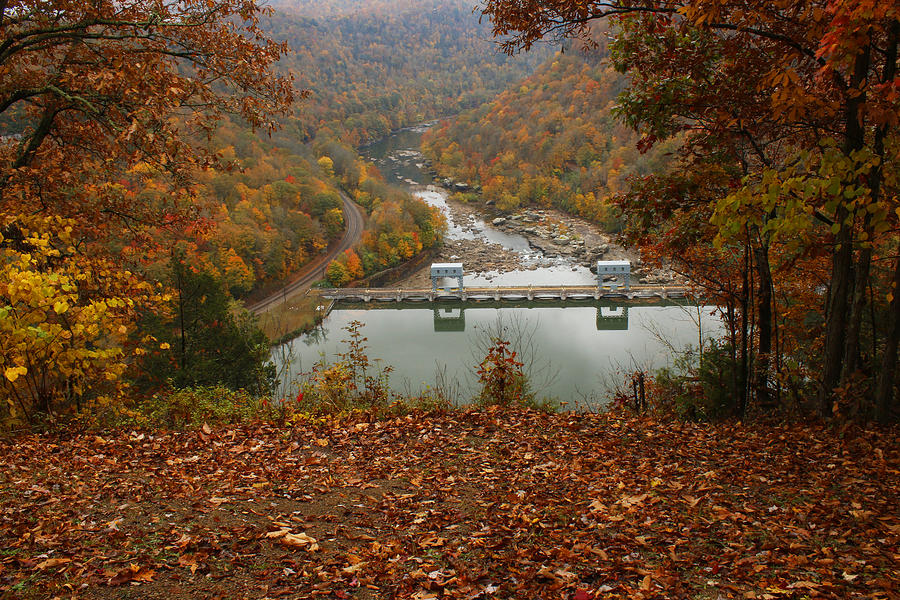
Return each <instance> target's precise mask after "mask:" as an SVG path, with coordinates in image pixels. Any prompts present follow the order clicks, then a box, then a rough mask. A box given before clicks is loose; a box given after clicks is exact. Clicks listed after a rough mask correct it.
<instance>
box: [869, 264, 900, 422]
mask: <svg viewBox="0 0 900 600" xmlns="http://www.w3.org/2000/svg"><path fill="white" fill-rule="evenodd" d="M891 294H892V299H891V309H890V312H889V313H888V327H887V338H886V339H885V342H884V353H883V354H882V355H881V370H880V372H879V376H878V386H877V387H876V388H875V407H876V411H877V417H878V420H879V421H881V422H882V423H884V422H886V421H887V420H888V419H890V417H891V411H892V408H893V403H894V369H895V368H896V367H897V345H898V341H900V256H898V257H897V258H896V259H894V279H893V282H892V285H891Z"/></svg>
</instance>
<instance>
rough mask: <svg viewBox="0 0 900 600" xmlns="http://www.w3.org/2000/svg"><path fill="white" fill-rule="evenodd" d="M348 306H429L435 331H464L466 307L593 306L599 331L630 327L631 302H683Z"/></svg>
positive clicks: (370, 306) (369, 306)
mask: <svg viewBox="0 0 900 600" xmlns="http://www.w3.org/2000/svg"><path fill="white" fill-rule="evenodd" d="M339 304H340V306H341V307H345V308H351V307H352V308H365V309H366V310H379V311H381V310H428V309H429V308H430V309H431V312H432V316H433V319H432V322H433V324H434V331H436V332H439V333H441V332H448V333H451V332H462V331H465V330H466V311H478V310H484V309H491V308H494V309H497V308H533V309H539V308H574V307H581V308H593V309H595V318H594V326H595V327H596V329H597V331H628V309H629V307H630V306H674V305H682V304H685V303H684V302H674V301H666V302H653V303H635V302H628V301H627V300H626V301H619V302H615V301H612V300H601V301H596V300H585V301H581V302H573V301H571V300H569V301H566V302H560V301H556V302H552V301H527V300H522V301H518V302H515V301H508V300H504V301H500V302H496V301H482V302H477V303H473V302H391V303H375V302H372V303H365V304H364V303H361V302H340V303H339Z"/></svg>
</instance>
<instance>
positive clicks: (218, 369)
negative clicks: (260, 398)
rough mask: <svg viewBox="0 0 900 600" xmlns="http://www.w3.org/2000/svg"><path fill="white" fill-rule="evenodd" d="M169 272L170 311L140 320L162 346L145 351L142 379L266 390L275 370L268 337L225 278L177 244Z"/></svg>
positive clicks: (179, 385) (262, 392)
mask: <svg viewBox="0 0 900 600" xmlns="http://www.w3.org/2000/svg"><path fill="white" fill-rule="evenodd" d="M169 278H170V284H171V287H172V290H173V294H172V296H171V300H170V302H169V306H168V309H169V312H168V314H167V315H150V316H147V317H146V318H145V320H144V322H143V323H142V329H143V331H145V332H147V333H149V334H151V335H152V336H153V337H154V338H155V339H156V341H157V342H158V343H159V347H160V350H158V351H157V350H154V351H153V352H150V353H149V354H147V355H146V357H145V359H144V361H143V373H144V376H143V378H142V382H143V383H144V384H150V385H160V384H162V383H163V382H168V383H169V384H170V385H172V386H173V387H175V388H185V387H194V386H213V385H224V386H226V387H228V388H230V389H233V390H237V389H244V390H246V391H248V392H251V393H253V394H257V395H265V394H267V393H268V392H270V391H271V388H272V385H273V382H274V376H275V373H274V366H273V365H271V363H269V341H268V338H266V336H265V334H264V333H263V332H262V331H261V330H260V329H259V328H258V327H257V325H256V321H255V319H254V318H253V317H252V316H251V315H250V314H249V313H248V312H246V311H238V310H237V309H236V307H235V305H234V303H233V302H232V301H231V299H230V298H229V296H228V294H227V293H226V291H225V289H224V285H223V282H222V281H221V280H219V279H217V278H216V277H214V276H213V275H212V274H210V273H208V272H206V271H202V270H198V269H196V268H194V267H193V266H192V265H191V264H190V260H189V258H188V256H187V255H186V253H185V252H183V251H182V250H180V249H176V250H175V251H173V253H172V257H171V260H170V262H169Z"/></svg>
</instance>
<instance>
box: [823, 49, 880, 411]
mask: <svg viewBox="0 0 900 600" xmlns="http://www.w3.org/2000/svg"><path fill="white" fill-rule="evenodd" d="M869 59H870V55H869V47H868V46H866V47H865V48H863V49H862V50H860V52H859V54H858V55H857V56H856V61H855V64H854V66H853V77H852V79H851V81H850V85H849V90H848V91H847V93H848V94H849V95H850V97H849V98H848V100H847V106H846V109H845V111H844V119H845V130H844V146H843V152H844V155H845V156H850V154H851V153H852V152H853V151H854V150H859V149H860V148H862V147H863V145H864V144H865V130H864V129H863V126H862V123H860V108H861V107H862V105H863V104H864V103H865V100H866V95H865V91H864V89H863V83H864V82H865V80H866V76H867V74H868V71H869ZM853 218H854V216H853V215H852V214H851V213H850V211H849V210H848V208H847V205H846V204H844V203H843V202H841V203H839V204H838V208H837V210H835V215H834V222H835V223H837V224H838V226H839V227H840V230H839V231H838V233H837V237H836V238H835V249H834V254H833V255H832V260H831V285H830V287H829V291H828V303H827V306H826V309H825V350H824V362H823V365H822V387H821V388H820V390H819V413H820V414H821V415H822V416H826V417H827V416H831V414H832V405H833V397H834V390H835V388H837V387H838V386H839V385H840V384H841V383H842V378H841V374H842V371H843V366H844V359H845V355H844V352H845V350H846V345H845V342H846V338H847V323H848V318H847V316H848V315H847V312H848V311H849V309H850V295H851V294H852V293H853Z"/></svg>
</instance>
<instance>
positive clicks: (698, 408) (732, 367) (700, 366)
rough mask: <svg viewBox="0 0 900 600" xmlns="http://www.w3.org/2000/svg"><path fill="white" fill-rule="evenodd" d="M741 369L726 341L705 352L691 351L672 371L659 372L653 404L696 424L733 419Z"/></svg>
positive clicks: (711, 344)
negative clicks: (738, 375)
mask: <svg viewBox="0 0 900 600" xmlns="http://www.w3.org/2000/svg"><path fill="white" fill-rule="evenodd" d="M737 369H738V365H737V364H736V362H735V361H734V359H733V358H732V351H731V345H730V344H729V343H728V342H726V341H719V340H710V341H709V342H708V343H707V345H706V346H705V347H704V348H703V351H702V352H698V351H697V350H694V349H688V350H687V351H685V352H684V353H682V354H681V355H679V356H678V357H677V358H676V359H675V363H674V365H673V367H672V368H663V369H659V370H657V371H656V373H655V375H654V381H653V385H652V399H653V404H654V406H655V407H656V408H659V409H662V410H664V411H667V412H674V413H675V414H676V415H678V416H679V417H680V418H684V419H689V420H695V421H711V420H716V419H721V418H724V417H727V416H731V415H733V414H734V413H735V411H736V409H737V403H738V398H739V396H740V390H737V389H735V381H736V379H735V377H734V373H735V372H736V370H737Z"/></svg>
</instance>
